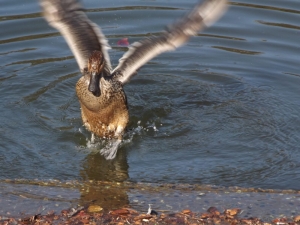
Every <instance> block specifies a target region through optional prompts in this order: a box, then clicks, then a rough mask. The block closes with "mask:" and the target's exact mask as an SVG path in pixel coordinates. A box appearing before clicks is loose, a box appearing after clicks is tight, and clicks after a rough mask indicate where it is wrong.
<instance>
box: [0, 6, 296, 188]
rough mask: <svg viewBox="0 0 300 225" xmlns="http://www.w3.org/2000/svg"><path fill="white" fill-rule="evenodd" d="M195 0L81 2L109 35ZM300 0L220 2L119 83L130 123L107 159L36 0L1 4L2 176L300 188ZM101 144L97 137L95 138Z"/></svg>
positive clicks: (63, 48) (65, 52) (60, 44)
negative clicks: (172, 45)
mask: <svg viewBox="0 0 300 225" xmlns="http://www.w3.org/2000/svg"><path fill="white" fill-rule="evenodd" d="M194 2H195V1H179V0H176V1H172V2H170V1H167V0H157V1H144V0H140V1H138V0H131V1H107V0H103V1H101V4H100V3H99V2H98V1H92V0H90V1H84V5H85V7H86V8H87V14H88V16H89V17H90V18H91V19H92V20H93V21H94V22H96V23H97V24H99V25H101V28H102V29H103V32H104V33H105V35H106V36H107V38H108V39H109V44H110V45H111V46H112V49H111V51H110V57H111V61H112V64H113V65H115V66H116V65H117V63H118V59H119V58H120V57H121V56H122V55H123V54H124V52H125V51H126V50H127V49H126V48H124V47H119V46H117V41H118V40H120V39H121V38H124V37H127V38H128V39H129V42H130V43H133V42H134V41H137V40H139V39H141V38H145V37H147V36H151V35H155V34H157V33H159V32H160V31H161V30H162V29H163V28H164V27H165V25H167V24H169V23H170V22H172V21H174V20H175V19H177V18H178V17H180V16H181V15H183V14H184V13H185V12H186V11H187V10H188V9H190V8H191V7H192V5H193V4H194ZM299 20H300V2H299V1H298V0H287V1H275V0H273V1H257V0H251V1H250V0H244V1H242V0H241V1H232V2H230V9H229V10H228V12H227V14H226V15H225V16H224V17H223V18H222V19H221V20H220V21H218V22H217V23H216V24H215V25H214V26H212V27H211V28H209V29H207V30H205V31H204V32H203V33H201V34H199V35H198V36H197V37H195V38H192V39H191V40H190V42H189V43H188V44H187V45H185V46H184V47H182V48H180V49H178V50H177V51H176V52H171V53H165V54H163V55H160V56H159V57H157V58H155V59H153V60H152V61H151V62H149V63H148V64H147V65H145V66H144V67H143V68H142V69H141V70H140V71H139V74H138V75H137V76H135V77H134V79H132V81H131V82H130V83H129V84H128V85H126V86H125V91H126V93H127V96H128V102H129V109H130V124H129V126H128V133H127V134H126V138H125V140H126V141H125V143H123V144H122V147H121V149H119V151H118V154H117V157H116V159H115V160H112V161H107V160H105V159H104V158H103V156H101V155H100V153H99V150H100V148H101V146H103V145H101V143H100V142H101V141H100V140H98V144H97V145H92V146H91V145H90V144H89V140H90V136H91V135H90V133H89V132H88V131H86V130H85V128H84V127H83V126H82V122H81V117H80V109H79V103H78V101H77V97H76V95H75V88H74V86H75V83H76V82H77V80H78V79H79V77H80V73H79V70H78V67H77V64H76V62H75V59H74V58H73V56H72V53H71V52H70V50H69V48H68V46H67V45H66V43H65V41H64V39H63V38H62V37H61V36H60V35H59V33H58V32H57V31H56V30H54V29H52V28H51V27H49V26H48V25H47V23H46V22H45V21H44V19H43V18H42V17H41V15H40V8H39V6H38V4H37V2H36V1H33V0H30V1H26V2H22V3H20V2H19V1H17V0H13V1H7V2H5V3H3V4H2V7H1V8H0V29H1V31H2V32H1V33H0V56H1V62H0V99H1V106H2V107H1V109H0V112H1V117H0V152H1V153H0V180H1V179H2V180H3V179H7V178H9V179H18V178H23V179H29V180H32V179H43V180H44V179H58V180H100V181H126V180H128V181H133V182H151V183H188V184H210V185H219V186H241V187H257V188H272V189H299V187H300V151H299V143H300V128H299V127H300V118H299V111H300V102H299V94H300V89H299V85H300V72H299V68H300V67H299V53H300V46H299V37H300V26H299V23H298V21H299ZM99 143H100V144H99Z"/></svg>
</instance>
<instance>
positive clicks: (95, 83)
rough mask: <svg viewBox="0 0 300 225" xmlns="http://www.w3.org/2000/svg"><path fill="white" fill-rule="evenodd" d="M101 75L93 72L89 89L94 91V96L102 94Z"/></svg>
mask: <svg viewBox="0 0 300 225" xmlns="http://www.w3.org/2000/svg"><path fill="white" fill-rule="evenodd" d="M99 81H100V75H99V74H96V73H92V74H91V78H90V84H89V88H88V89H89V91H90V92H92V93H93V95H94V96H96V97H99V96H100V93H101V92H100V83H99Z"/></svg>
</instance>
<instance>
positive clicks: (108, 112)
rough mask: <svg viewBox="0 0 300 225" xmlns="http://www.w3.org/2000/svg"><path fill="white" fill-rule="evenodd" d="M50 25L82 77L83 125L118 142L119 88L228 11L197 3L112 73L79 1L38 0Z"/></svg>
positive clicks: (132, 50)
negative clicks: (149, 64) (159, 57)
mask: <svg viewBox="0 0 300 225" xmlns="http://www.w3.org/2000/svg"><path fill="white" fill-rule="evenodd" d="M39 1H40V5H41V8H42V14H43V16H44V18H45V19H46V21H47V22H48V24H49V25H50V26H52V27H54V28H55V29H57V30H58V31H59V32H60V33H61V35H62V36H63V37H64V39H65V40H66V42H67V44H68V46H69V48H70V49H71V51H72V53H73V55H74V56H75V59H76V61H77V64H78V67H79V69H80V71H81V73H82V76H81V78H80V79H79V80H78V82H77V84H76V94H77V96H78V99H79V103H80V107H81V117H82V121H83V124H84V126H85V127H86V128H87V130H89V131H90V132H91V133H92V135H94V134H95V135H96V136H98V137H100V138H109V139H118V140H122V138H123V135H124V132H125V130H126V127H127V125H128V121H129V113H128V104H127V97H126V94H125V92H124V89H123V86H124V85H125V84H127V83H128V82H129V81H130V79H131V78H132V77H133V76H135V75H136V74H137V71H138V69H140V68H141V67H142V66H143V65H144V64H146V63H147V62H148V61H149V60H151V59H152V58H154V57H155V56H157V55H159V54H161V53H163V52H167V51H173V50H175V49H177V48H178V47H180V46H181V45H183V44H184V43H185V42H187V41H188V40H189V38H190V37H192V36H195V35H196V34H197V33H198V32H199V31H201V30H202V29H204V28H206V27H209V26H211V25H212V24H213V23H214V22H215V21H217V20H218V19H219V18H220V17H221V16H222V15H223V14H224V12H225V11H226V9H227V5H228V3H227V0H205V1H204V2H198V3H197V4H196V5H195V6H194V7H193V8H192V10H191V11H189V12H188V13H187V14H186V15H185V16H183V17H182V18H181V19H179V20H178V21H176V22H174V23H173V24H172V25H170V26H168V28H167V29H165V30H164V31H163V32H162V33H161V35H159V36H153V37H149V38H145V39H143V40H141V41H138V42H134V43H133V44H132V45H131V46H129V48H128V51H127V52H126V53H125V54H124V55H123V56H122V57H121V58H120V60H119V64H118V65H117V66H116V67H115V68H114V69H112V66H111V62H110V58H109V54H108V50H109V49H110V46H109V44H108V41H107V39H106V38H105V36H104V34H103V33H102V31H101V28H100V27H99V26H97V25H96V24H95V23H93V22H92V21H91V20H90V19H89V18H88V17H87V15H86V14H85V12H84V8H83V7H82V5H81V4H80V3H79V2H78V1H77V0H64V1H61V0H39Z"/></svg>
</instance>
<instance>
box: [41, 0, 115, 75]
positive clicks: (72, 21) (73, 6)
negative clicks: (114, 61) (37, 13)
mask: <svg viewBox="0 0 300 225" xmlns="http://www.w3.org/2000/svg"><path fill="white" fill-rule="evenodd" d="M40 5H41V7H42V10H43V15H44V17H45V18H46V20H47V21H48V23H49V24H50V25H51V26H52V27H54V28H56V29H57V30H58V31H59V32H60V33H61V34H62V36H63V37H64V38H65V40H66V41H67V43H68V45H69V47H70V49H71V50H72V52H73V54H74V56H75V58H76V61H77V64H78V66H79V68H80V70H81V72H82V73H83V72H84V69H85V68H87V64H88V59H89V57H90V55H91V53H92V52H93V51H94V50H98V51H101V52H102V54H103V55H104V60H105V64H106V66H105V69H106V70H107V72H108V73H109V74H110V71H111V64H110V59H109V55H108V52H107V50H108V49H109V45H108V43H107V40H106V39H105V37H104V35H103V33H102V32H101V30H100V28H99V27H98V26H97V25H96V24H94V23H92V22H91V21H90V20H89V19H88V17H87V16H86V14H85V13H84V9H83V7H82V6H81V5H80V4H79V3H78V2H77V1H76V0H40Z"/></svg>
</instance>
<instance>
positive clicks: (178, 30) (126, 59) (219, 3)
mask: <svg viewBox="0 0 300 225" xmlns="http://www.w3.org/2000/svg"><path fill="white" fill-rule="evenodd" d="M226 8H227V0H206V1H205V2H204V3H198V4H197V5H196V6H195V7H194V8H193V9H192V11H191V12H189V13H188V14H187V15H185V17H183V18H182V19H181V20H179V21H178V22H176V23H175V24H173V25H171V26H170V27H169V28H168V30H166V31H165V32H164V33H163V34H162V36H158V37H151V38H148V39H145V40H142V41H140V42H135V43H133V44H132V45H131V46H130V47H129V50H128V51H127V52H126V53H125V54H124V55H123V57H122V58H121V59H120V60H119V65H118V66H117V67H116V68H115V69H114V71H113V76H115V77H116V78H117V79H118V80H119V81H120V82H122V83H126V82H127V81H129V80H130V78H131V77H132V76H133V75H134V74H135V73H136V71H137V69H139V68H140V67H141V66H143V65H144V64H145V63H146V62H148V61H149V60H151V59H152V58H154V57H155V56H157V55H158V54H160V53H163V52H166V51H171V50H175V49H176V48H178V47H179V46H181V45H182V44H184V43H185V42H186V41H187V40H188V39H189V38H190V37H191V36H194V35H196V34H197V33H198V32H199V31H200V30H201V29H204V28H205V27H208V26H210V25H212V24H213V23H214V22H215V21H217V20H218V19H219V18H220V17H221V16H222V15H223V13H224V12H225V11H226Z"/></svg>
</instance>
